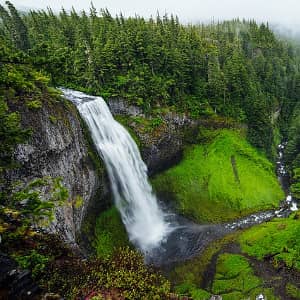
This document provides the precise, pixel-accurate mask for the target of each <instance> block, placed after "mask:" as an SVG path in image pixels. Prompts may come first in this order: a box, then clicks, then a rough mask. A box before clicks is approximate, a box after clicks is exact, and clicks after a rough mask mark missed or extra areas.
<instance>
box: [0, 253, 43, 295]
mask: <svg viewBox="0 0 300 300" xmlns="http://www.w3.org/2000/svg"><path fill="white" fill-rule="evenodd" d="M40 291H41V290H40V288H39V286H37V285H36V284H35V283H34V282H33V280H32V278H31V273H30V272H29V271H28V270H21V269H19V268H18V266H17V264H16V262H15V261H14V260H12V259H11V258H10V257H9V256H7V255H5V254H3V253H0V299H35V297H36V296H37V295H38V294H39V293H40Z"/></svg>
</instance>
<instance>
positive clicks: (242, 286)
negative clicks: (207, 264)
mask: <svg viewBox="0 0 300 300" xmlns="http://www.w3.org/2000/svg"><path fill="white" fill-rule="evenodd" d="M261 284H262V281H261V280H260V279H259V278H258V277H256V276H254V275H253V271H252V269H251V267H250V265H249V262H248V261H247V259H246V258H244V257H243V256H240V255H236V254H227V253H225V254H222V255H220V256H219V258H218V261H217V269H216V276H215V279H214V282H213V286H212V291H213V293H215V294H218V295H220V294H227V293H231V292H232V291H237V292H241V293H248V292H249V291H251V290H252V289H254V288H256V287H258V286H260V285H261Z"/></svg>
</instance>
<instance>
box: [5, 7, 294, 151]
mask: <svg viewBox="0 0 300 300" xmlns="http://www.w3.org/2000/svg"><path fill="white" fill-rule="evenodd" d="M0 19H1V23H0V34H1V42H2V43H3V44H5V45H6V46H5V47H6V49H9V50H7V51H12V52H13V51H16V50H17V51H18V53H19V55H21V56H22V57H24V59H23V60H27V61H29V62H30V63H31V64H32V66H33V67H34V68H36V69H38V70H40V71H42V72H43V73H44V74H47V75H48V76H49V78H50V80H51V84H52V85H54V86H67V87H71V88H75V89H79V90H83V91H86V92H88V93H94V94H98V95H101V96H103V97H104V98H112V97H121V98H124V99H126V100H127V101H128V102H130V103H133V104H136V105H139V106H140V107H142V108H143V109H144V111H145V112H149V111H151V110H152V109H154V108H156V107H166V106H167V107H173V108H175V109H176V110H179V111H184V112H188V113H190V114H191V115H192V116H194V117H201V116H205V115H211V114H219V115H222V116H225V117H229V118H233V119H235V120H237V121H239V122H243V123H245V124H247V126H248V139H249V141H250V142H251V143H252V144H253V145H255V146H256V147H258V148H260V149H262V150H264V151H265V152H266V153H271V148H272V143H273V140H274V134H273V133H274V126H275V125H274V122H275V118H274V116H276V113H278V112H280V120H281V124H285V123H286V120H287V119H288V118H289V116H290V115H291V113H292V110H293V107H294V106H295V103H296V102H297V101H298V100H299V99H298V98H299V95H300V93H299V92H300V90H299V89H300V76H299V55H298V54H297V51H296V49H295V48H294V47H293V46H292V45H291V44H290V43H288V42H286V41H283V40H280V39H278V38H277V37H276V36H275V35H274V33H273V32H272V30H271V29H270V28H269V26H268V24H263V23H262V24H257V23H256V22H255V21H253V20H250V21H245V20H242V21H241V20H238V19H237V20H232V21H225V22H218V23H212V24H208V25H205V24H199V25H182V24H181V23H180V22H179V20H178V18H177V17H175V16H173V15H170V16H168V15H164V16H160V15H157V16H156V17H151V18H149V19H145V18H143V17H139V16H135V17H129V18H125V17H124V16H123V15H122V14H120V15H117V16H112V15H111V14H110V13H109V11H108V10H100V12H97V10H96V9H95V8H94V7H93V6H92V7H91V9H90V11H89V12H85V11H82V12H80V13H78V12H76V11H75V10H74V9H73V10H71V11H70V12H67V11H66V10H64V9H62V11H61V12H60V13H58V14H55V13H54V12H53V11H52V10H51V9H50V8H49V9H47V10H39V11H30V12H28V13H24V14H21V13H20V12H18V11H17V10H16V9H15V8H14V6H13V5H12V4H11V3H9V2H6V7H3V6H0ZM4 63H5V62H4ZM282 129H285V128H284V126H282Z"/></svg>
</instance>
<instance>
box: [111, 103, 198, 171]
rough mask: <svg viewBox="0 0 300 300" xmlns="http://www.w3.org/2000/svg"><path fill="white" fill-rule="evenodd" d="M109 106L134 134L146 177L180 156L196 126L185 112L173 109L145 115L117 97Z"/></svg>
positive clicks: (169, 164) (164, 167)
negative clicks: (156, 115) (145, 167)
mask: <svg viewBox="0 0 300 300" xmlns="http://www.w3.org/2000/svg"><path fill="white" fill-rule="evenodd" d="M109 107H110V110H111V112H112V113H113V114H114V115H115V116H116V117H117V119H119V121H120V122H121V123H122V124H123V125H125V126H126V127H127V128H129V129H130V131H131V133H133V134H134V135H135V136H136V140H137V141H138V142H139V148H140V151H141V154H142V158H143V160H144V162H145V163H146V164H147V166H148V171H149V175H150V176H151V175H154V174H156V173H158V172H160V171H163V170H165V169H167V168H168V167H170V166H171V165H173V164H175V163H176V162H178V161H179V160H180V159H181V157H182V152H183V148H184V143H185V142H186V139H187V136H190V135H191V136H193V134H192V133H193V129H196V128H197V125H198V122H195V121H194V120H192V119H190V118H189V117H187V116H186V115H184V114H178V113H174V112H166V113H161V114H160V115H159V117H155V116H150V117H145V115H144V114H143V112H142V110H141V109H140V108H138V107H136V106H132V105H126V102H125V101H123V100H121V99H114V100H110V101H109ZM120 116H121V118H118V117H120ZM124 116H125V118H124Z"/></svg>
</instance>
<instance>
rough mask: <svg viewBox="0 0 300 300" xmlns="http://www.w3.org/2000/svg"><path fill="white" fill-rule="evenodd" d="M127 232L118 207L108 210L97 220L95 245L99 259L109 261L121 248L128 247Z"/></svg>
mask: <svg viewBox="0 0 300 300" xmlns="http://www.w3.org/2000/svg"><path fill="white" fill-rule="evenodd" d="M128 243H129V241H128V237H127V232H126V230H125V228H124V225H123V223H122V220H121V217H120V215H119V212H118V210H117V209H116V207H112V208H110V209H109V210H106V211H105V212H103V213H102V214H100V216H99V217H98V218H97V220H96V226H95V240H94V242H93V245H94V247H95V249H96V253H97V256H98V257H101V258H103V259H107V258H109V257H111V255H112V254H113V253H114V252H115V251H116V250H117V249H118V248H120V247H124V246H126V245H128Z"/></svg>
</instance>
